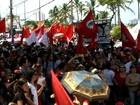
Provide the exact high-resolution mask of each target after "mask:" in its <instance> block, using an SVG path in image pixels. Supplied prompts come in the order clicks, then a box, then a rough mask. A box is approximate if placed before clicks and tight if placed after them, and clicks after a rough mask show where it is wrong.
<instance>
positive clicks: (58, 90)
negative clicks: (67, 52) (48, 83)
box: [51, 70, 74, 105]
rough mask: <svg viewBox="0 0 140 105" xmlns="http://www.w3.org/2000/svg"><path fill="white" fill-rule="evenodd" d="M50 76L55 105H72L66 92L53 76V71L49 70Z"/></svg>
mask: <svg viewBox="0 0 140 105" xmlns="http://www.w3.org/2000/svg"><path fill="white" fill-rule="evenodd" d="M51 75H52V88H53V93H54V95H55V101H56V104H57V105H74V104H73V102H72V100H71V99H70V97H69V96H68V94H67V92H66V91H65V89H64V88H63V86H62V85H61V83H60V81H59V80H58V78H57V77H56V75H55V74H54V72H53V70H51Z"/></svg>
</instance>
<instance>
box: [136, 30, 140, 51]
mask: <svg viewBox="0 0 140 105" xmlns="http://www.w3.org/2000/svg"><path fill="white" fill-rule="evenodd" d="M136 50H137V52H138V53H140V30H139V33H138V36H137V46H136Z"/></svg>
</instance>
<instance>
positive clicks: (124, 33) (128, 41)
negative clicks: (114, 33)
mask: <svg viewBox="0 0 140 105" xmlns="http://www.w3.org/2000/svg"><path fill="white" fill-rule="evenodd" d="M121 41H122V46H123V47H129V48H132V47H134V46H136V42H135V40H134V39H133V37H132V35H131V34H130V32H129V31H128V29H127V27H126V26H125V25H124V24H123V23H122V22H121Z"/></svg>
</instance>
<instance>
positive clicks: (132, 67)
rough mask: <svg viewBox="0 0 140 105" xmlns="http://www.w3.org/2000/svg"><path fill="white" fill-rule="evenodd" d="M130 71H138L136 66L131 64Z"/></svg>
mask: <svg viewBox="0 0 140 105" xmlns="http://www.w3.org/2000/svg"><path fill="white" fill-rule="evenodd" d="M130 72H131V73H136V72H137V69H136V66H135V65H131V66H130Z"/></svg>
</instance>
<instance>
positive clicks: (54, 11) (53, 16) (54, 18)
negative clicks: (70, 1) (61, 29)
mask: <svg viewBox="0 0 140 105" xmlns="http://www.w3.org/2000/svg"><path fill="white" fill-rule="evenodd" d="M49 17H50V19H51V20H52V21H53V22H55V21H57V20H59V9H58V7H57V6H55V7H54V8H53V9H51V10H50V11H49Z"/></svg>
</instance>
